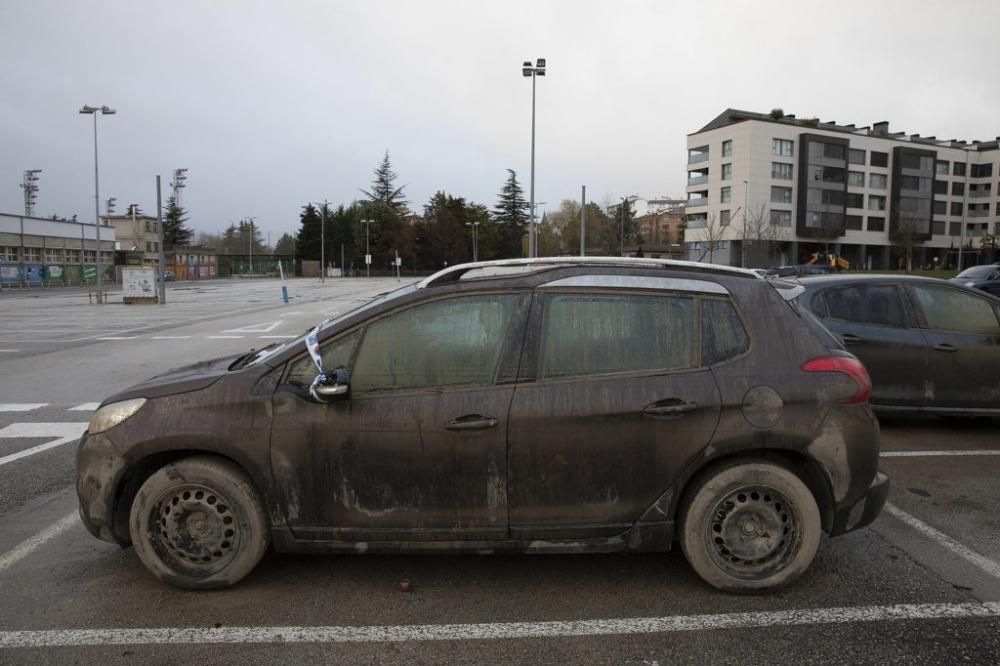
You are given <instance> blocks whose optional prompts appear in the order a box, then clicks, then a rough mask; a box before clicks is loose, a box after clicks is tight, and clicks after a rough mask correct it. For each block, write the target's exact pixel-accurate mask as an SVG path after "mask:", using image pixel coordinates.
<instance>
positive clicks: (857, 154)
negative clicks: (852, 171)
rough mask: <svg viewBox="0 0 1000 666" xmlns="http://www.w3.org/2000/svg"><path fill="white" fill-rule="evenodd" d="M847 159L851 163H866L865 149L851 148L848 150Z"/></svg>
mask: <svg viewBox="0 0 1000 666" xmlns="http://www.w3.org/2000/svg"><path fill="white" fill-rule="evenodd" d="M847 161H848V162H850V163H851V164H864V163H865V151H863V150H857V149H855V148H851V149H850V150H848V151H847Z"/></svg>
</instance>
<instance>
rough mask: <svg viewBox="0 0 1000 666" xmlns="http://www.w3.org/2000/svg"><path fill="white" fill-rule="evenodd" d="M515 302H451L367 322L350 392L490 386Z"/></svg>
mask: <svg viewBox="0 0 1000 666" xmlns="http://www.w3.org/2000/svg"><path fill="white" fill-rule="evenodd" d="M516 299H517V296H515V295H508V294H503V295H496V294H489V295H477V296H464V297H458V298H450V299H445V300H440V301H434V302H431V303H426V304H423V305H418V306H416V307H412V308H407V309H405V310H402V311H400V312H396V313H393V314H390V315H389V316H387V317H385V318H383V319H379V320H378V321H376V322H374V323H372V324H370V325H369V326H368V327H367V329H366V331H365V335H364V339H363V340H362V341H361V349H360V350H359V351H358V356H357V359H356V360H355V362H354V368H353V370H352V371H351V391H352V392H353V393H355V394H357V393H367V392H371V391H391V390H397V389H416V388H427V387H442V386H461V385H487V384H492V383H493V377H494V373H495V370H496V366H497V361H498V360H499V358H500V353H501V351H502V347H503V342H504V339H505V338H506V335H507V329H508V328H509V326H510V320H511V316H512V313H513V311H514V303H515V300H516Z"/></svg>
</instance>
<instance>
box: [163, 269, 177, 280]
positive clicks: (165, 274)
mask: <svg viewBox="0 0 1000 666" xmlns="http://www.w3.org/2000/svg"><path fill="white" fill-rule="evenodd" d="M176 279H177V275H176V274H175V273H174V272H173V271H163V281H164V282H173V281H174V280H176Z"/></svg>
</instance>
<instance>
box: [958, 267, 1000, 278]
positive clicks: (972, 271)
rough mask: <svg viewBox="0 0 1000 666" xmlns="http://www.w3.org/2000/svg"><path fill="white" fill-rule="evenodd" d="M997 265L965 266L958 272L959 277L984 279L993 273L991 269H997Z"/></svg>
mask: <svg viewBox="0 0 1000 666" xmlns="http://www.w3.org/2000/svg"><path fill="white" fill-rule="evenodd" d="M997 268H998V267H997V266H973V267H972V268H966V269H965V270H964V271H962V272H961V273H959V274H958V277H960V278H971V279H973V280H985V279H987V278H989V276H990V275H992V274H993V271H995V270H997Z"/></svg>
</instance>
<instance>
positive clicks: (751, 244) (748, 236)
mask: <svg viewBox="0 0 1000 666" xmlns="http://www.w3.org/2000/svg"><path fill="white" fill-rule="evenodd" d="M748 213H749V214H747V215H746V217H745V219H744V225H745V227H746V228H745V229H744V230H743V242H744V243H745V244H746V255H747V265H749V266H752V267H756V268H763V267H765V266H766V265H767V264H770V263H771V257H772V256H775V255H780V253H781V249H782V243H785V242H786V241H788V240H790V233H789V229H788V227H785V226H782V225H780V224H772V222H771V217H770V215H769V214H768V211H767V206H766V205H765V204H761V206H760V207H759V208H756V209H754V210H751V211H748Z"/></svg>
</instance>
